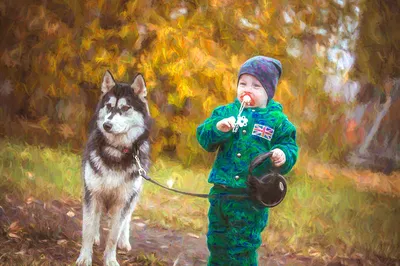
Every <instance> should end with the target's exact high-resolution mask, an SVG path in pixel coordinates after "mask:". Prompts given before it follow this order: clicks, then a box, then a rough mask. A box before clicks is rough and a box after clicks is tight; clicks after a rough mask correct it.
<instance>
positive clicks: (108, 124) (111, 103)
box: [97, 71, 149, 140]
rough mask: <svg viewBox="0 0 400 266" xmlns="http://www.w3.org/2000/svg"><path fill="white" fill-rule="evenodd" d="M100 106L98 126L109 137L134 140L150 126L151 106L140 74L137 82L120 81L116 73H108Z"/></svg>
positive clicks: (102, 89) (103, 84) (104, 80)
mask: <svg viewBox="0 0 400 266" xmlns="http://www.w3.org/2000/svg"><path fill="white" fill-rule="evenodd" d="M101 92H102V95H101V101H100V103H99V106H98V116H97V126H98V128H99V129H100V130H101V132H102V133H103V134H104V135H105V136H106V137H107V138H108V139H111V138H115V137H123V138H128V139H131V140H134V139H135V138H137V137H138V136H139V135H140V134H142V133H143V132H144V130H145V129H146V128H147V125H146V121H147V118H148V117H149V108H148V104H147V100H146V95H147V89H146V83H145V81H144V78H143V76H142V75H141V74H138V75H137V76H136V77H135V79H134V81H133V83H132V84H131V85H130V84H126V83H119V82H116V81H115V80H114V78H113V76H112V74H111V73H110V72H109V71H107V72H106V73H105V74H104V77H103V82H102V85H101Z"/></svg>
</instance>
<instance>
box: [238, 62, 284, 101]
mask: <svg viewBox="0 0 400 266" xmlns="http://www.w3.org/2000/svg"><path fill="white" fill-rule="evenodd" d="M243 74H249V75H252V76H254V77H256V78H257V79H258V81H259V82H260V83H261V85H262V86H263V87H264V89H265V91H266V92H267V95H268V100H270V99H272V98H273V97H274V94H275V89H276V85H277V83H278V80H279V78H280V77H281V74H282V65H281V62H279V60H277V59H274V58H270V57H266V56H255V57H252V58H250V59H248V60H247V61H246V62H244V64H243V65H242V66H241V67H240V70H239V75H238V82H239V79H240V76H241V75H243Z"/></svg>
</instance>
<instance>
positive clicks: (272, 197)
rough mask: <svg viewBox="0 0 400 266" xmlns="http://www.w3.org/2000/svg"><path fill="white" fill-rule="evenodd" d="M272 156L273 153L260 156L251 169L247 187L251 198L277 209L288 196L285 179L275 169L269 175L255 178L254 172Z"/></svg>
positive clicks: (253, 162)
mask: <svg viewBox="0 0 400 266" xmlns="http://www.w3.org/2000/svg"><path fill="white" fill-rule="evenodd" d="M271 156H272V152H267V153H263V154H260V155H258V156H257V157H256V158H255V159H254V160H253V161H252V162H251V163H250V167H249V175H248V177H247V185H248V187H249V194H250V197H251V198H252V199H253V200H255V201H257V202H259V203H261V204H262V205H264V206H265V207H275V206H276V205H278V204H279V203H281V202H282V201H283V199H284V198H285V196H286V191H287V183H286V180H285V178H284V177H283V176H282V175H281V174H279V172H278V171H279V170H278V169H276V168H273V169H272V170H271V171H270V172H269V173H267V174H264V175H262V176H259V177H258V176H255V175H254V174H253V170H254V169H255V168H256V167H257V166H259V165H260V164H262V163H263V162H264V161H265V160H266V159H268V158H270V157H271Z"/></svg>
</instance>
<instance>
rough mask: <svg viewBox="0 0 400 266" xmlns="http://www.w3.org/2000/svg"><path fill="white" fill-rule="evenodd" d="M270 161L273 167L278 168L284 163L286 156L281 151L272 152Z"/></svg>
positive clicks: (274, 150)
mask: <svg viewBox="0 0 400 266" xmlns="http://www.w3.org/2000/svg"><path fill="white" fill-rule="evenodd" d="M272 153H273V154H272V156H271V160H272V163H273V165H274V166H276V167H279V166H281V165H283V164H284V163H285V162H286V155H285V153H284V152H283V151H282V150H281V149H273V150H272Z"/></svg>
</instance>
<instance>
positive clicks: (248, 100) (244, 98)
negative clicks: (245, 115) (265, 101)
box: [239, 93, 254, 106]
mask: <svg viewBox="0 0 400 266" xmlns="http://www.w3.org/2000/svg"><path fill="white" fill-rule="evenodd" d="M239 100H240V102H245V104H246V106H253V105H254V99H253V97H252V95H251V94H250V93H243V94H241V95H240V99H239Z"/></svg>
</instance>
